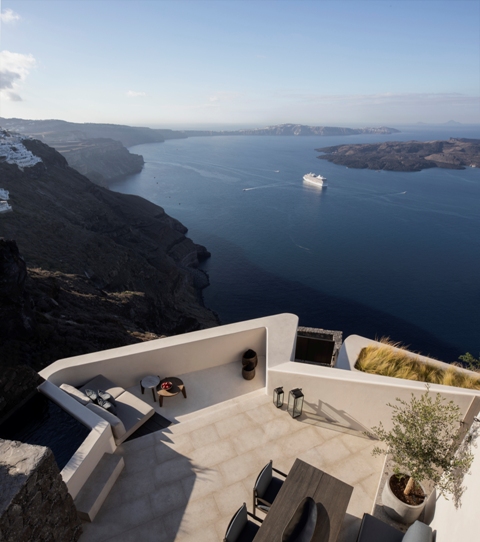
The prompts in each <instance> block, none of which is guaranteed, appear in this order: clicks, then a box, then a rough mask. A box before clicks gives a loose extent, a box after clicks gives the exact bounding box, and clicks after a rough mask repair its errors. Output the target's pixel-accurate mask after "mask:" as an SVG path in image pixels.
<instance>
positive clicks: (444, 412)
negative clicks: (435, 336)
mask: <svg viewBox="0 0 480 542" xmlns="http://www.w3.org/2000/svg"><path fill="white" fill-rule="evenodd" d="M397 403H398V404H396V405H392V404H390V403H389V404H388V405H387V406H389V407H391V408H392V409H393V415H392V422H393V427H392V429H391V430H390V431H386V430H385V428H384V427H383V425H382V423H381V422H380V424H379V425H378V426H376V427H373V428H372V432H373V433H374V435H375V436H376V437H377V438H378V439H379V440H381V441H382V442H384V443H385V444H386V445H387V446H388V449H387V450H384V449H383V448H380V447H378V446H376V447H375V448H374V449H373V452H372V453H373V455H380V454H384V455H386V454H390V455H391V456H392V460H393V461H394V463H395V467H394V472H395V474H396V475H397V476H400V475H401V474H406V475H408V476H409V477H410V478H409V480H408V482H407V485H406V487H405V490H404V494H405V495H410V494H411V493H412V492H413V490H414V488H415V485H416V482H422V481H424V480H430V481H432V482H433V483H434V484H435V486H436V488H437V489H438V491H439V492H440V493H441V494H442V495H444V496H446V495H448V494H453V495H454V496H455V495H456V493H457V491H458V487H459V484H458V481H459V479H461V478H463V476H464V475H465V474H466V473H467V472H468V470H469V469H470V466H471V464H472V462H473V454H472V453H471V451H470V448H467V449H463V450H462V453H461V454H458V453H456V452H457V449H458V447H459V445H460V441H459V440H460V436H459V435H460V422H461V415H460V408H459V407H458V405H456V404H455V403H454V402H453V401H446V400H445V399H443V398H442V397H441V396H440V394H437V395H436V398H435V399H433V398H432V397H431V395H430V393H429V389H428V386H427V391H426V393H425V394H424V395H422V396H421V397H420V398H418V399H417V398H416V397H415V396H414V395H413V393H412V398H411V400H410V402H407V401H404V400H402V399H398V398H397Z"/></svg>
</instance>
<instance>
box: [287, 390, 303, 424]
mask: <svg viewBox="0 0 480 542" xmlns="http://www.w3.org/2000/svg"><path fill="white" fill-rule="evenodd" d="M302 409H303V393H302V390H301V388H295V389H294V390H290V393H289V394H288V407H287V410H288V413H289V414H290V416H291V417H292V418H298V417H299V416H300V415H301V413H302Z"/></svg>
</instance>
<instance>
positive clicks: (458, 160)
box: [315, 138, 480, 171]
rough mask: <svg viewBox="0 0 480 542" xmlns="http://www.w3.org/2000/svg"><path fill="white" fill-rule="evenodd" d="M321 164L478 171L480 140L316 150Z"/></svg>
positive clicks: (392, 169) (363, 167)
mask: <svg viewBox="0 0 480 542" xmlns="http://www.w3.org/2000/svg"><path fill="white" fill-rule="evenodd" d="M315 150H316V151H318V152H322V153H324V154H321V155H320V156H318V158H320V159H321V160H328V161H329V162H333V163H334V164H337V165H342V166H347V167H349V168H357V169H373V170H385V171H421V170H422V169H427V168H433V167H440V168H447V169H465V168H466V167H480V139H466V138H450V139H449V140H448V141H404V142H403V141H402V142H400V141H389V142H386V143H374V144H369V143H367V144H358V145H336V146H334V147H323V148H320V149H315Z"/></svg>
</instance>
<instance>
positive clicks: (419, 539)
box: [402, 520, 432, 542]
mask: <svg viewBox="0 0 480 542" xmlns="http://www.w3.org/2000/svg"><path fill="white" fill-rule="evenodd" d="M402 542H432V528H431V527H429V526H428V525H425V523H422V522H421V521H418V520H417V521H416V522H415V523H413V524H412V525H410V527H409V528H408V529H407V532H406V533H405V534H404V536H403V539H402Z"/></svg>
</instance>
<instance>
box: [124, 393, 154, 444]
mask: <svg viewBox="0 0 480 542" xmlns="http://www.w3.org/2000/svg"><path fill="white" fill-rule="evenodd" d="M115 407H116V409H117V416H118V417H119V418H120V419H121V420H122V422H123V424H124V425H125V435H123V437H122V441H123V440H125V439H126V438H128V437H129V436H130V435H131V434H132V433H133V432H135V431H136V430H137V429H138V428H139V427H140V426H141V425H142V424H143V423H144V422H145V421H146V420H148V418H150V417H151V416H153V414H154V413H155V410H154V409H153V407H151V406H150V405H149V404H147V403H146V402H145V401H142V400H141V399H139V398H138V397H135V395H133V393H130V392H129V391H125V392H123V393H122V394H120V395H119V396H118V397H116V399H115Z"/></svg>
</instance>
